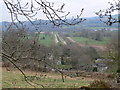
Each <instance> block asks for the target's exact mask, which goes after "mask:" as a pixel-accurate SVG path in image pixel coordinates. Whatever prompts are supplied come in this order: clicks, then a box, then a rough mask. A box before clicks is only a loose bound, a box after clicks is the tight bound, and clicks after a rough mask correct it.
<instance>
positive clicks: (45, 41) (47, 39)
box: [39, 34, 54, 46]
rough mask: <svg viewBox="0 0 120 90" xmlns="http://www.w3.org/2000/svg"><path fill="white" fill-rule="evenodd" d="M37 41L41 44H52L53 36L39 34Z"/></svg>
mask: <svg viewBox="0 0 120 90" xmlns="http://www.w3.org/2000/svg"><path fill="white" fill-rule="evenodd" d="M39 42H40V43H41V44H43V45H46V46H50V45H52V44H54V37H53V36H52V35H47V34H39Z"/></svg>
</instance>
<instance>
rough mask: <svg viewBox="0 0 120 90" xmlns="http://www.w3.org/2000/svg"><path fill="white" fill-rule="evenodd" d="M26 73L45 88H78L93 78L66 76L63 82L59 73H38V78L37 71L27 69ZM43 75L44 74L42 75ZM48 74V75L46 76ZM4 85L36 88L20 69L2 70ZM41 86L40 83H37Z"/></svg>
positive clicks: (86, 84) (4, 86) (38, 86)
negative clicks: (28, 82)
mask: <svg viewBox="0 0 120 90" xmlns="http://www.w3.org/2000/svg"><path fill="white" fill-rule="evenodd" d="M26 75H27V76H29V79H30V80H32V81H33V82H36V83H39V84H42V85H44V87H45V88H78V87H81V86H88V85H89V84H90V83H91V82H92V81H93V80H92V79H88V78H84V79H83V78H81V77H79V78H77V77H76V78H70V77H66V78H65V82H62V80H61V76H60V74H58V73H53V72H51V73H41V72H39V73H37V78H34V75H35V72H32V71H27V72H26ZM40 75H43V76H40ZM44 75H46V77H44ZM2 87H3V88H34V87H33V86H31V85H29V84H27V83H26V82H25V80H24V78H23V76H22V74H21V73H20V72H19V71H18V70H14V71H6V70H5V69H3V72H2ZM36 87H37V88H41V86H40V85H36Z"/></svg>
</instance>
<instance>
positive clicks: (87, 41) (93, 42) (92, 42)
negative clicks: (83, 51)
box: [71, 37, 109, 45]
mask: <svg viewBox="0 0 120 90" xmlns="http://www.w3.org/2000/svg"><path fill="white" fill-rule="evenodd" d="M71 38H72V39H73V40H75V41H77V42H79V43H81V44H90V45H106V44H107V43H109V38H107V37H105V38H103V40H102V41H96V40H93V39H89V38H84V37H71Z"/></svg>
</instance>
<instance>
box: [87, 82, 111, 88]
mask: <svg viewBox="0 0 120 90" xmlns="http://www.w3.org/2000/svg"><path fill="white" fill-rule="evenodd" d="M89 87H90V88H105V89H106V88H108V89H109V88H111V85H109V84H108V83H106V82H104V81H101V80H95V81H93V82H92V83H91V84H90V85H89Z"/></svg>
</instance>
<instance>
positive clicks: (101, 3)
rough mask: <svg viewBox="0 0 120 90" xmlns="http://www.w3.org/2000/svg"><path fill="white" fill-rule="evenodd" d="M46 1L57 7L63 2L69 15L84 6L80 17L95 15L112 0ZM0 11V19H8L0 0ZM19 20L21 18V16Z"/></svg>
mask: <svg viewBox="0 0 120 90" xmlns="http://www.w3.org/2000/svg"><path fill="white" fill-rule="evenodd" d="M21 1H28V0H21ZM38 1H39V0H38ZM47 1H49V2H54V3H55V7H58V6H60V5H62V4H63V3H65V7H64V11H66V12H71V13H70V17H72V16H76V15H77V14H79V13H80V11H81V9H82V8H84V12H83V15H82V17H94V16H96V15H95V12H97V11H99V10H100V9H106V8H108V7H109V4H108V2H113V0H47ZM1 7H2V8H1ZM0 13H2V17H1V16H0V21H10V14H9V13H8V10H7V9H6V6H5V5H4V3H3V1H2V0H0ZM38 17H39V18H40V19H46V18H45V16H44V15H42V14H39V15H37V18H38ZM21 20H23V18H21Z"/></svg>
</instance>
